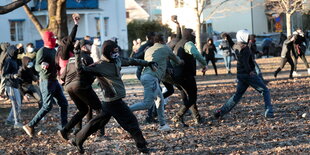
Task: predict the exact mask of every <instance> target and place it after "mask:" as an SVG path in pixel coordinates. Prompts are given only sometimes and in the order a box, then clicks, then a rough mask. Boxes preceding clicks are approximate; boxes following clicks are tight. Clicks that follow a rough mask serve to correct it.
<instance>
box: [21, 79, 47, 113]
mask: <svg viewBox="0 0 310 155" xmlns="http://www.w3.org/2000/svg"><path fill="white" fill-rule="evenodd" d="M25 94H29V95H31V96H32V97H34V98H35V99H36V100H37V101H38V106H39V108H41V107H42V94H41V91H40V88H39V87H38V86H37V85H33V84H22V86H21V95H22V96H24V95H25Z"/></svg>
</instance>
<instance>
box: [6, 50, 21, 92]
mask: <svg viewBox="0 0 310 155" xmlns="http://www.w3.org/2000/svg"><path fill="white" fill-rule="evenodd" d="M7 54H8V57H7V58H6V59H5V62H4V67H3V76H4V78H5V85H6V86H9V87H14V88H18V86H19V83H20V80H19V79H18V78H14V75H15V74H17V73H18V64H17V55H18V50H17V48H16V47H15V46H13V45H11V46H9V47H8V48H7Z"/></svg>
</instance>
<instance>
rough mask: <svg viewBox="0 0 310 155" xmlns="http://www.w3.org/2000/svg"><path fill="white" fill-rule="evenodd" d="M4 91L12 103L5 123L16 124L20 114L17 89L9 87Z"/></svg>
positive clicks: (20, 101)
mask: <svg viewBox="0 0 310 155" xmlns="http://www.w3.org/2000/svg"><path fill="white" fill-rule="evenodd" d="M5 89H6V92H7V94H8V97H9V98H10V100H11V103H12V108H11V111H10V114H9V116H8V118H7V121H10V122H13V121H14V123H15V124H17V123H19V121H20V112H21V106H22V100H21V95H20V92H19V90H18V89H17V88H13V87H9V86H6V87H5Z"/></svg>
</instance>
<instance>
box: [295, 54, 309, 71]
mask: <svg viewBox="0 0 310 155" xmlns="http://www.w3.org/2000/svg"><path fill="white" fill-rule="evenodd" d="M298 57H300V58H301V60H302V61H303V62H304V64H305V66H306V68H307V69H308V68H309V64H308V61H307V59H306V56H305V53H301V54H299V55H297V56H293V60H294V71H297V63H298Z"/></svg>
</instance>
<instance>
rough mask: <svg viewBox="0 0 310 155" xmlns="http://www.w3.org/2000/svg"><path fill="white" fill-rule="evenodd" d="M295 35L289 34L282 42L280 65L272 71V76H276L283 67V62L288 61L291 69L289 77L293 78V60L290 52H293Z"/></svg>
mask: <svg viewBox="0 0 310 155" xmlns="http://www.w3.org/2000/svg"><path fill="white" fill-rule="evenodd" d="M296 37H297V36H289V37H288V38H287V39H286V40H285V41H284V42H283V46H282V51H281V65H280V67H279V68H278V69H277V70H276V71H275V72H274V77H275V78H276V77H277V75H278V73H279V72H280V71H281V70H282V69H283V68H284V66H285V64H286V63H287V62H288V63H289V64H290V65H291V70H290V74H289V78H290V79H292V78H293V71H294V62H293V59H292V55H291V54H292V53H293V52H294V41H295V40H296Z"/></svg>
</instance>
